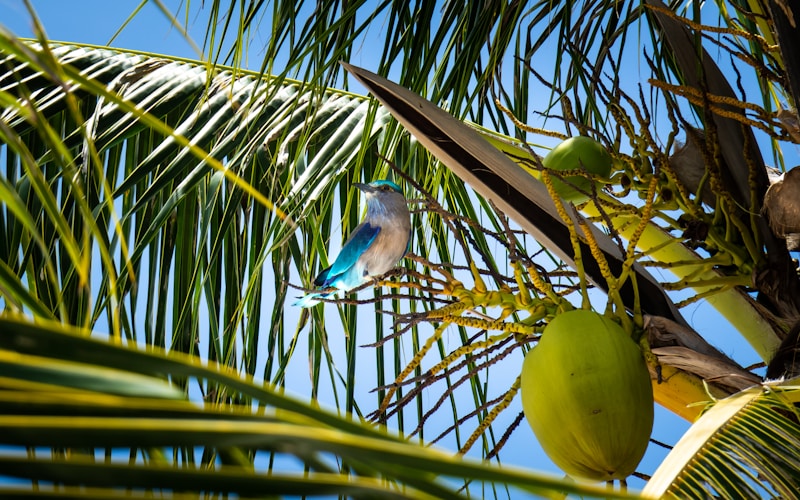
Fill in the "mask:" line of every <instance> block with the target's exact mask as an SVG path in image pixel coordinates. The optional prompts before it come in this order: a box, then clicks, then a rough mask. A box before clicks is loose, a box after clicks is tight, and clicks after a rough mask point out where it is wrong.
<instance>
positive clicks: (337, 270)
mask: <svg viewBox="0 0 800 500" xmlns="http://www.w3.org/2000/svg"><path fill="white" fill-rule="evenodd" d="M380 232H381V228H380V227H379V226H372V225H370V223H369V222H362V223H361V224H359V226H358V227H357V228H356V229H355V230H354V231H353V233H352V234H351V235H350V238H348V240H347V241H346V242H345V244H344V246H343V247H342V251H341V252H340V253H339V256H338V257H336V262H334V263H333V265H332V266H331V267H330V268H328V269H327V276H326V277H325V282H324V283H323V285H322V286H328V285H330V284H331V283H332V282H333V281H334V280H335V279H336V277H337V276H339V275H340V274H343V273H345V272H347V270H348V269H350V268H351V267H353V266H354V265H355V263H356V261H357V260H358V258H359V257H361V254H363V253H364V251H366V249H367V248H369V246H370V245H372V242H373V241H375V238H377V237H378V233H380Z"/></svg>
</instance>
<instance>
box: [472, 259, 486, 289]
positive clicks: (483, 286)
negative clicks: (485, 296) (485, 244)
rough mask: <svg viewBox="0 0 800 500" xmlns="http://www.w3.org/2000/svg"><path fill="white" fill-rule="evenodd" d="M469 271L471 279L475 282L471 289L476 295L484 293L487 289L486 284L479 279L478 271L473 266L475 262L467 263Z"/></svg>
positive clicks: (476, 267)
mask: <svg viewBox="0 0 800 500" xmlns="http://www.w3.org/2000/svg"><path fill="white" fill-rule="evenodd" d="M469 270H470V272H472V279H473V280H474V281H475V286H474V287H473V289H474V290H475V291H476V292H477V293H486V291H487V290H488V288H486V283H484V281H483V278H481V273H480V271H478V266H476V265H475V262H470V263H469Z"/></svg>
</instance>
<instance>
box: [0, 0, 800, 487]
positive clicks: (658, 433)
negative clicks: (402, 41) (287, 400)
mask: <svg viewBox="0 0 800 500" xmlns="http://www.w3.org/2000/svg"><path fill="white" fill-rule="evenodd" d="M32 3H33V6H34V8H35V9H36V11H37V13H38V15H39V17H40V19H41V22H42V24H43V26H44V28H45V30H46V33H47V35H48V37H49V38H50V39H51V40H57V41H65V42H80V43H87V44H96V45H106V44H107V43H108V42H109V41H110V40H111V39H112V37H114V35H115V33H117V31H118V30H119V29H120V27H122V26H123V25H124V23H125V22H126V20H127V19H129V17H130V16H131V15H132V14H134V11H135V10H136V9H137V7H138V6H139V2H134V1H109V0H82V1H76V2H67V1H59V0H39V1H34V2H32ZM165 4H166V5H167V6H168V8H170V9H172V11H173V12H174V13H175V14H176V16H177V17H178V18H180V20H181V21H182V22H184V21H185V22H186V23H187V27H188V29H189V33H190V36H192V37H193V39H194V41H195V43H196V44H197V45H198V46H200V47H202V46H203V44H204V40H203V37H204V35H205V32H206V24H205V21H204V20H203V18H202V17H201V16H196V15H194V14H193V13H190V14H189V15H187V14H186V12H185V8H181V7H180V6H181V5H182V3H180V2H174V1H168V2H165ZM193 4H194V5H198V3H193ZM0 24H2V25H3V26H5V27H6V28H8V29H9V30H11V31H12V32H13V33H15V34H17V35H18V36H33V32H32V23H31V20H30V18H29V15H28V13H27V11H26V9H25V7H24V4H23V2H20V1H18V0H0ZM264 25H266V26H268V25H269V23H265V24H264ZM254 39H256V40H257V39H258V34H256V35H255V37H254ZM112 45H113V46H114V47H119V48H125V49H133V50H137V51H143V52H150V53H155V54H168V55H171V56H178V57H185V58H190V59H197V58H198V54H197V52H196V51H195V50H194V49H193V48H192V46H191V44H190V43H188V42H187V41H186V39H185V38H184V37H183V36H182V35H181V34H180V33H179V31H178V30H177V29H176V28H175V27H173V26H171V25H170V22H169V20H168V19H167V17H166V16H165V15H164V14H163V13H162V12H161V11H160V10H159V9H158V8H157V7H156V6H155V5H154V4H153V3H147V4H145V5H144V6H143V8H142V10H141V12H139V13H137V14H136V15H135V16H134V17H133V19H132V21H131V22H130V23H129V24H128V25H127V26H125V27H124V28H123V29H122V30H121V32H119V34H117V36H116V37H115V38H114V40H113V43H112ZM369 50H370V47H369V46H368V44H367V45H366V46H363V47H361V48H360V49H359V50H358V51H357V53H356V58H355V59H354V60H353V61H352V62H353V63H355V64H357V65H361V66H364V67H366V68H367V69H375V68H374V67H370V62H371V61H372V60H377V58H374V59H373V58H371V55H370V52H369ZM248 56H249V57H251V58H252V60H251V61H249V62H250V64H248V65H247V66H249V67H250V68H251V69H258V67H259V65H260V63H261V59H260V57H259V55H258V54H257V53H254V54H249V55H248ZM795 153H796V152H795ZM667 280H670V279H669V278H668V279H667ZM299 281H300V280H299V278H298V279H297V280H296V282H297V283H299ZM683 313H684V315H685V316H686V318H687V319H688V320H689V321H690V322H691V323H692V324H693V325H694V326H695V328H696V329H697V330H698V331H701V332H702V333H703V334H704V335H705V336H706V337H707V338H709V337H710V340H711V341H712V343H715V344H716V345H722V346H724V348H723V350H724V351H725V352H726V353H728V354H730V355H733V356H734V357H735V358H736V359H737V360H738V361H740V362H741V363H743V364H747V362H748V361H751V362H755V361H756V359H754V357H753V354H751V353H749V352H748V350H749V347H748V346H747V345H746V344H743V343H741V344H731V343H728V342H727V341H726V338H730V335H727V334H729V333H730V332H729V331H728V332H726V330H725V328H720V326H719V325H725V324H726V323H725V322H724V320H722V319H721V318H720V317H719V315H718V314H716V312H714V311H713V309H711V308H710V307H707V306H701V305H695V306H689V307H688V308H686V309H685V310H684V311H683ZM328 314H333V315H336V310H335V308H329V309H328ZM331 323H333V321H331ZM290 324H291V323H290ZM332 337H333V335H332ZM456 340H457V339H455V338H454V339H453V341H456ZM300 341H301V342H303V339H302V338H301V340H300ZM302 349H303V347H302V345H301V346H298V352H303V351H302ZM332 352H333V354H334V355H335V356H336V357H337V359H339V360H340V362H341V363H342V364H341V365H340V366H344V360H345V357H344V344H343V343H342V344H341V345H338V346H332ZM366 364H367V365H368V363H366ZM362 366H364V363H362ZM294 369H295V370H296V372H294V373H292V374H291V375H290V377H291V378H292V379H293V380H295V381H296V382H297V384H296V385H295V386H293V387H291V389H292V390H293V391H295V392H298V393H302V392H303V390H304V386H303V383H302V381H303V380H304V378H307V373H306V372H305V370H306V369H307V367H305V366H303V365H302V364H301V363H295V364H294ZM362 389H363V390H365V391H366V390H369V389H371V387H370V381H369V380H368V377H364V378H361V379H360V380H359V388H358V390H362ZM322 398H323V400H324V399H325V395H323V396H322ZM519 407H520V405H519V401H518V400H517V401H516V402H515V403H514V406H512V408H510V409H509V410H508V411H507V412H506V416H505V418H507V419H509V420H510V419H512V418H513V417H514V416H515V415H516V414H517V412H518V411H519ZM498 428H500V429H502V428H503V426H502V425H500V426H498ZM686 428H688V424H687V423H686V422H685V421H683V420H681V419H679V418H677V417H675V416H674V415H672V414H671V413H669V412H666V411H664V410H662V409H661V408H660V407H658V408H657V411H656V422H655V426H654V429H655V431H654V434H653V438H654V439H657V440H659V441H661V442H666V443H674V442H675V441H676V440H677V439H678V438H679V436H680V435H681V434H682V433H683V432H684V431H685V429H686ZM664 456H665V451H664V450H662V449H660V448H658V447H651V450H650V451H648V455H647V456H646V458H645V461H644V462H643V464H642V465H641V467H640V468H641V469H642V470H646V471H652V470H653V469H654V467H655V464H657V463H659V462H660V461H661V460H662V459H663V457H664ZM503 458H504V461H507V462H511V463H516V464H519V465H524V466H527V467H532V468H536V469H541V470H549V471H552V472H557V469H556V468H555V467H554V466H553V465H552V464H551V463H550V462H549V460H547V459H546V457H544V455H543V454H542V452H541V450H540V449H539V447H538V445H537V444H536V441H535V438H534V437H533V434H532V433H531V431H530V429H529V428H528V427H527V425H522V426H520V427H519V428H518V429H517V431H516V432H515V434H514V438H513V440H512V442H510V443H509V444H508V445H507V448H506V449H505V450H504V452H503ZM633 485H634V487H636V486H641V484H638V485H637V484H636V482H633Z"/></svg>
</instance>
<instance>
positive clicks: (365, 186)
mask: <svg viewBox="0 0 800 500" xmlns="http://www.w3.org/2000/svg"><path fill="white" fill-rule="evenodd" d="M353 186H355V187H357V188H358V189H360V190H362V191H364V192H365V193H369V192H371V191H374V188H373V187H372V186H370V185H369V184H363V183H361V182H354V183H353Z"/></svg>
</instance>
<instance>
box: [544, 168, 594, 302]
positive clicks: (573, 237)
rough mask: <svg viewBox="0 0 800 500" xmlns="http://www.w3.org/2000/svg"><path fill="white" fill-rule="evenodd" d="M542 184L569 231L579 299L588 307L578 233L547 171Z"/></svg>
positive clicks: (587, 292)
mask: <svg viewBox="0 0 800 500" xmlns="http://www.w3.org/2000/svg"><path fill="white" fill-rule="evenodd" d="M542 182H543V183H544V185H545V187H547V193H548V194H549V195H550V197H551V198H552V199H553V203H554V205H555V206H556V212H558V216H559V217H561V220H563V221H564V223H565V224H566V226H567V229H568V230H569V239H570V243H572V251H573V252H575V255H574V256H573V258H572V261H573V262H574V264H575V270H576V271H577V272H578V281H579V283H580V285H581V297H582V299H583V305H584V306H585V307H589V289H588V288H587V286H586V283H587V280H586V273H585V272H584V270H583V256H582V254H581V245H580V241H579V240H578V233H577V232H576V231H575V226H574V225H573V222H572V218H571V217H570V216H569V215H568V214H567V208H566V207H565V206H564V201H563V200H562V199H561V197H560V196H558V193H556V189H555V187H554V186H553V179H552V178H551V177H550V172H548V171H547V170H542ZM551 289H552V288H551Z"/></svg>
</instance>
